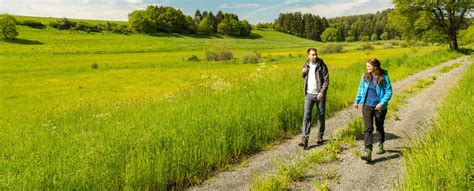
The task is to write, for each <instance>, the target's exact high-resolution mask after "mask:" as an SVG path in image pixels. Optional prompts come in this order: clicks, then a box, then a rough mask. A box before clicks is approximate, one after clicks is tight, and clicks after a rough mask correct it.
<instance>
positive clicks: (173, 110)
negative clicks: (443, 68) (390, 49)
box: [0, 51, 460, 189]
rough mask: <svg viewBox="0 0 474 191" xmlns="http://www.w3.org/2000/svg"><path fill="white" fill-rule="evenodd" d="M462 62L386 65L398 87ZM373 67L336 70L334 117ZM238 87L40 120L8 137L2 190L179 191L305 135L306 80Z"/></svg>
mask: <svg viewBox="0 0 474 191" xmlns="http://www.w3.org/2000/svg"><path fill="white" fill-rule="evenodd" d="M458 56H460V55H459V54H457V53H452V52H445V51H441V52H435V53H432V54H428V55H425V56H422V57H417V58H416V57H408V56H403V57H398V58H391V59H389V60H386V61H383V63H385V66H386V68H388V70H389V73H390V75H391V76H393V77H392V80H394V81H396V80H399V79H401V78H403V77H405V76H407V75H409V74H411V73H414V72H416V71H418V70H421V69H424V68H427V67H430V66H433V65H435V64H438V63H440V62H442V61H445V60H449V59H452V58H454V57H458ZM363 69H364V63H357V64H354V65H353V66H351V67H348V68H340V69H334V70H332V71H330V75H331V85H330V88H329V93H328V103H327V104H328V105H327V108H328V111H327V112H328V114H329V115H331V114H333V113H334V112H335V111H337V110H339V109H341V108H342V107H345V106H347V105H348V104H350V103H351V102H352V100H353V97H354V94H355V92H356V88H357V82H356V81H358V80H359V79H360V75H361V74H362V71H363ZM255 78H256V79H253V80H249V81H246V79H243V80H242V81H241V82H242V83H240V84H233V85H232V86H231V87H228V86H226V85H225V83H224V82H222V83H217V84H216V83H207V84H205V85H204V86H203V87H202V88H197V89H198V90H199V91H197V90H196V91H192V92H189V93H187V94H183V95H182V96H179V97H175V98H170V99H167V100H166V101H162V102H147V103H137V104H133V103H130V104H127V105H114V106H110V107H96V106H94V105H81V106H79V107H78V108H76V109H73V110H69V111H66V112H64V113H61V114H58V113H55V114H52V113H46V114H38V115H42V117H38V118H33V119H15V120H24V121H28V123H25V124H28V127H24V128H21V129H16V128H8V127H7V128H4V129H2V132H1V133H2V134H1V136H0V142H1V143H2V146H1V147H0V151H1V152H0V153H1V158H0V165H1V168H0V174H2V176H1V177H0V188H12V189H21V188H49V189H59V188H72V189H171V188H183V187H186V186H189V185H190V184H196V183H199V182H201V181H202V180H203V178H205V177H207V176H208V174H209V173H210V172H211V171H213V170H215V169H219V168H221V167H223V166H225V165H226V164H230V163H232V162H233V161H235V160H236V159H239V158H240V157H242V156H244V155H248V154H251V153H255V152H257V151H259V150H260V149H261V148H263V147H264V146H265V145H267V144H269V143H272V142H274V141H275V140H278V139H281V138H282V137H283V136H285V135H287V134H295V133H297V132H298V131H299V129H300V125H301V119H302V111H303V99H302V97H303V95H302V94H303V92H302V91H303V90H302V79H301V77H300V75H299V73H296V74H295V73H294V71H283V72H282V71H277V70H275V71H274V72H272V71H269V72H267V73H258V72H257V73H255Z"/></svg>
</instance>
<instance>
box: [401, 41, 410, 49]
mask: <svg viewBox="0 0 474 191" xmlns="http://www.w3.org/2000/svg"><path fill="white" fill-rule="evenodd" d="M400 47H402V48H405V47H408V42H407V41H402V42H400Z"/></svg>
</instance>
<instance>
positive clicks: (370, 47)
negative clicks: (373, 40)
mask: <svg viewBox="0 0 474 191" xmlns="http://www.w3.org/2000/svg"><path fill="white" fill-rule="evenodd" d="M360 49H361V50H373V49H374V47H373V46H372V45H371V44H369V43H364V44H362V45H360Z"/></svg>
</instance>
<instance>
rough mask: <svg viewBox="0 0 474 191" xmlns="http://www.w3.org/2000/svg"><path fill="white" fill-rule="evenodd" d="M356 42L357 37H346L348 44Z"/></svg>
mask: <svg viewBox="0 0 474 191" xmlns="http://www.w3.org/2000/svg"><path fill="white" fill-rule="evenodd" d="M354 41H355V37H353V36H348V37H346V42H354Z"/></svg>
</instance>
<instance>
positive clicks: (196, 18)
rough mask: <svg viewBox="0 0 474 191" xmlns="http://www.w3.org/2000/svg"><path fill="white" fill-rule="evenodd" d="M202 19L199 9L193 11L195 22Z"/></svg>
mask: <svg viewBox="0 0 474 191" xmlns="http://www.w3.org/2000/svg"><path fill="white" fill-rule="evenodd" d="M201 19H202V15H201V11H199V9H197V10H196V13H194V20H195V21H196V23H200V22H201Z"/></svg>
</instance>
